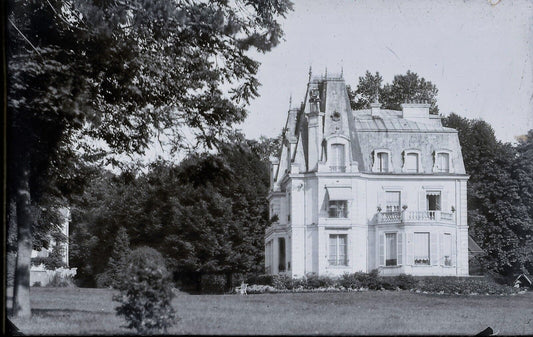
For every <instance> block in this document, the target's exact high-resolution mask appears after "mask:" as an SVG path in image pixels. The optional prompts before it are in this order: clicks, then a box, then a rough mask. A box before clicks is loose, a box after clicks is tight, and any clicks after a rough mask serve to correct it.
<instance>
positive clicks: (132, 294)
mask: <svg viewBox="0 0 533 337" xmlns="http://www.w3.org/2000/svg"><path fill="white" fill-rule="evenodd" d="M121 274H122V275H121V277H122V279H123V282H121V284H120V295H117V296H114V297H113V300H114V301H117V302H119V303H120V304H121V305H120V306H118V307H117V308H116V311H117V315H118V316H124V318H125V319H126V321H127V323H128V324H127V326H126V327H127V328H129V329H135V330H137V332H138V333H139V334H154V333H157V332H158V331H159V330H161V329H163V331H164V332H166V331H167V329H168V328H169V327H170V326H172V325H173V324H174V323H175V321H176V318H175V312H174V309H173V308H172V306H171V304H170V301H171V300H172V297H173V295H174V294H173V292H172V284H171V278H170V273H169V272H168V271H167V269H166V267H165V260H164V259H163V257H162V256H161V254H160V253H159V252H157V251H156V250H154V249H152V248H149V247H141V248H137V249H135V250H134V251H132V252H131V254H130V256H129V257H128V258H127V260H126V265H125V268H124V269H122V270H121Z"/></svg>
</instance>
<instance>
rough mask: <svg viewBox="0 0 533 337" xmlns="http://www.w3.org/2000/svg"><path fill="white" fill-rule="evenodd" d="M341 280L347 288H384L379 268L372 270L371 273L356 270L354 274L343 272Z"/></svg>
mask: <svg viewBox="0 0 533 337" xmlns="http://www.w3.org/2000/svg"><path fill="white" fill-rule="evenodd" d="M339 282H340V284H341V285H342V286H343V287H345V288H346V289H359V288H368V289H372V290H379V289H381V288H382V284H381V277H380V276H379V273H378V270H377V269H374V270H372V271H370V273H363V272H356V273H353V274H348V273H346V274H343V275H342V276H341V278H340V280H339Z"/></svg>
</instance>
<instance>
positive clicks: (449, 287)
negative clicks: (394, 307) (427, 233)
mask: <svg viewBox="0 0 533 337" xmlns="http://www.w3.org/2000/svg"><path fill="white" fill-rule="evenodd" d="M417 289H418V290H419V291H427V292H431V293H443V294H458V295H472V294H490V295H500V294H503V295H508V294H513V293H516V292H518V289H516V288H513V287H510V286H505V285H501V284H497V283H496V282H494V281H491V280H489V279H486V278H477V277H456V276H433V277H422V278H420V279H419V282H418V285H417Z"/></svg>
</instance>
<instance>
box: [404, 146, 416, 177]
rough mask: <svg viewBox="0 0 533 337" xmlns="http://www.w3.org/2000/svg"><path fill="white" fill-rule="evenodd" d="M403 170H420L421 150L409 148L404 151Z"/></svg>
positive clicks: (408, 171) (409, 171)
mask: <svg viewBox="0 0 533 337" xmlns="http://www.w3.org/2000/svg"><path fill="white" fill-rule="evenodd" d="M402 171H403V172H407V173H418V172H420V152H419V151H416V150H408V151H405V152H404V156H403V167H402Z"/></svg>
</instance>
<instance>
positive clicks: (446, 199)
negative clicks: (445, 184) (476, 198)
mask: <svg viewBox="0 0 533 337" xmlns="http://www.w3.org/2000/svg"><path fill="white" fill-rule="evenodd" d="M443 194H444V196H443V200H442V211H443V212H447V213H450V212H451V211H452V205H453V204H454V202H453V200H452V198H451V195H452V193H451V192H450V190H449V189H446V190H445V191H444V193H443Z"/></svg>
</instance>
